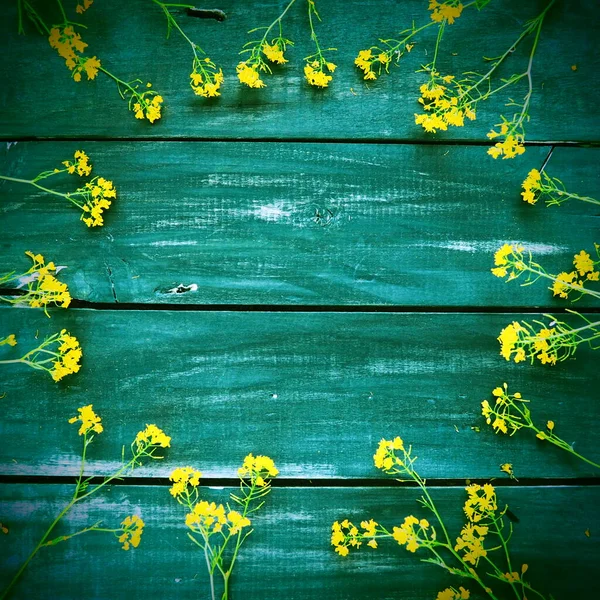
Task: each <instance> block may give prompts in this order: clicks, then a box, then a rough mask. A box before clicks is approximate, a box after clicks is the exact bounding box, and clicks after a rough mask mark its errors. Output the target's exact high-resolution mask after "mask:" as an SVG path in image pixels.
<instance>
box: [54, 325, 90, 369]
mask: <svg viewBox="0 0 600 600" xmlns="http://www.w3.org/2000/svg"><path fill="white" fill-rule="evenodd" d="M55 341H56V342H57V343H58V344H60V345H59V346H58V353H59V354H58V355H57V360H55V361H54V362H53V367H52V369H51V370H50V375H52V379H54V381H60V380H61V379H62V378H63V377H65V376H66V375H71V374H72V373H77V372H79V369H80V368H81V365H80V364H79V361H80V360H81V357H82V355H83V352H82V350H81V347H80V345H79V341H78V340H77V338H76V337H75V336H72V335H71V334H70V333H69V332H68V331H67V330H66V329H63V330H61V332H60V334H59V335H58V337H57V338H56V340H55Z"/></svg>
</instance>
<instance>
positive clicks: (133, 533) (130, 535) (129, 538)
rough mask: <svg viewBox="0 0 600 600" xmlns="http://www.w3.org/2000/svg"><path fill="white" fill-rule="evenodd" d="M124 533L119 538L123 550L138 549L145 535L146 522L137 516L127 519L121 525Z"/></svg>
mask: <svg viewBox="0 0 600 600" xmlns="http://www.w3.org/2000/svg"><path fill="white" fill-rule="evenodd" d="M121 526H122V527H123V533H122V534H121V536H120V537H119V543H121V544H123V550H129V548H130V546H133V547H134V548H137V547H138V546H139V545H140V541H141V539H142V533H144V521H142V519H141V518H140V517H138V516H137V515H131V516H130V517H125V519H124V521H123V522H122V523H121Z"/></svg>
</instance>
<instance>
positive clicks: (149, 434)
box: [135, 425, 171, 452]
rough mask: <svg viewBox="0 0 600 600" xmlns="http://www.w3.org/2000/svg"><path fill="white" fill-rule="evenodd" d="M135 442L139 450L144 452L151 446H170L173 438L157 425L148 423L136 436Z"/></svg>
mask: <svg viewBox="0 0 600 600" xmlns="http://www.w3.org/2000/svg"><path fill="white" fill-rule="evenodd" d="M135 444H136V446H137V449H138V452H144V451H145V450H146V449H148V448H150V447H151V446H155V447H160V448H169V447H170V446H171V438H170V437H169V436H168V435H166V434H165V432H164V431H163V430H162V429H160V428H158V427H157V426H156V425H146V429H143V430H142V431H139V432H138V434H137V435H136V436H135Z"/></svg>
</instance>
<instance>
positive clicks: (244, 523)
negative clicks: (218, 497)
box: [227, 510, 251, 535]
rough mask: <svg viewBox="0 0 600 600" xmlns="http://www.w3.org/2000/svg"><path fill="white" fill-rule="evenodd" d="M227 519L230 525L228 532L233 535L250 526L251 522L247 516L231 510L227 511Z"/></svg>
mask: <svg viewBox="0 0 600 600" xmlns="http://www.w3.org/2000/svg"><path fill="white" fill-rule="evenodd" d="M227 520H228V521H229V523H231V525H230V526H229V533H230V534H231V535H235V534H236V533H239V532H240V531H241V530H242V529H243V528H244V527H250V525H251V522H250V519H248V517H243V516H242V515H241V514H240V513H239V512H237V511H235V510H231V511H229V512H228V513H227Z"/></svg>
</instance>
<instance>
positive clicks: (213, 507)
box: [185, 500, 227, 535]
mask: <svg viewBox="0 0 600 600" xmlns="http://www.w3.org/2000/svg"><path fill="white" fill-rule="evenodd" d="M185 524H186V525H187V526H188V527H189V528H190V529H195V528H198V529H200V530H202V531H203V532H204V533H205V534H206V535H212V534H213V533H219V532H220V531H222V530H223V526H224V525H225V524H227V516H226V514H225V507H224V506H223V505H222V504H219V505H217V504H215V503H214V502H207V501H206V500H201V501H200V502H197V503H196V504H195V505H194V508H193V509H192V511H191V512H189V513H188V514H187V515H186V517H185Z"/></svg>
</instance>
